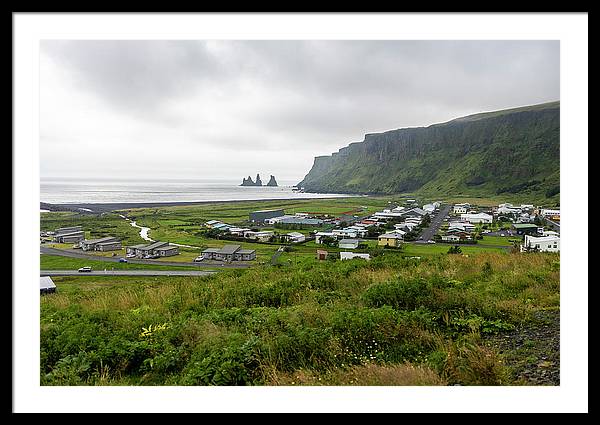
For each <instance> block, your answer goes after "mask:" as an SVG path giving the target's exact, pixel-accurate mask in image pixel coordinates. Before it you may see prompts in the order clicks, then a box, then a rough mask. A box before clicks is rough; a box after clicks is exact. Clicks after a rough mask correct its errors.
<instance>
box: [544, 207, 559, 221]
mask: <svg viewBox="0 0 600 425" xmlns="http://www.w3.org/2000/svg"><path fill="white" fill-rule="evenodd" d="M540 214H541V215H542V216H544V217H548V218H550V219H559V220H560V210H550V209H543V210H542V211H540Z"/></svg>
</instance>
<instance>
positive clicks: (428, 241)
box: [427, 241, 435, 243]
mask: <svg viewBox="0 0 600 425" xmlns="http://www.w3.org/2000/svg"><path fill="white" fill-rule="evenodd" d="M427 243H435V241H427Z"/></svg>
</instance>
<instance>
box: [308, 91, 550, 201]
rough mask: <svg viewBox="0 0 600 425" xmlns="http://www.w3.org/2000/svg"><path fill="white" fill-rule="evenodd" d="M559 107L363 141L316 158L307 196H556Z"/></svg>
mask: <svg viewBox="0 0 600 425" xmlns="http://www.w3.org/2000/svg"><path fill="white" fill-rule="evenodd" d="M559 127H560V102H551V103H545V104H540V105H533V106H526V107H521V108H514V109H507V110H502V111H495V112H487V113H481V114H475V115H470V116H466V117H462V118H457V119H454V120H452V121H448V122H446V123H442V124H435V125H431V126H428V127H416V128H403V129H398V130H391V131H386V132H384V133H373V134H366V135H365V138H364V140H363V141H362V142H355V143H350V144H349V145H348V146H346V147H344V148H341V149H340V150H339V151H338V152H335V153H333V154H332V155H330V156H318V157H315V160H314V163H313V166H312V168H311V170H310V171H309V173H308V174H307V175H306V176H305V177H304V179H303V180H302V181H301V182H300V183H298V186H301V187H304V189H305V191H307V192H337V193H369V194H391V193H402V192H418V193H422V194H424V195H426V194H430V195H432V196H434V195H438V194H439V195H473V196H490V195H500V194H504V193H506V194H522V195H531V196H535V197H538V198H539V197H543V198H551V199H553V200H555V201H557V200H558V199H559V196H560V186H559V183H560V178H559V176H560V174H559V170H560V163H559V161H560V138H559V130H560V128H559Z"/></svg>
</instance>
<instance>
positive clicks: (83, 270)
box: [77, 266, 92, 273]
mask: <svg viewBox="0 0 600 425" xmlns="http://www.w3.org/2000/svg"><path fill="white" fill-rule="evenodd" d="M77 271H78V272H79V273H83V272H91V271H92V268H91V267H90V266H85V267H81V268H80V269H78V270H77Z"/></svg>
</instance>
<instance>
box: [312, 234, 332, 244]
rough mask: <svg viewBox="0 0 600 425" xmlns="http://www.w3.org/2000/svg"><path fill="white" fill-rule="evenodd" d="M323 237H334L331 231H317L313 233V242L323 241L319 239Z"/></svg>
mask: <svg viewBox="0 0 600 425" xmlns="http://www.w3.org/2000/svg"><path fill="white" fill-rule="evenodd" d="M324 237H330V238H335V235H334V234H333V232H317V233H315V243H319V244H320V243H323V242H322V241H321V238H324Z"/></svg>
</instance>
